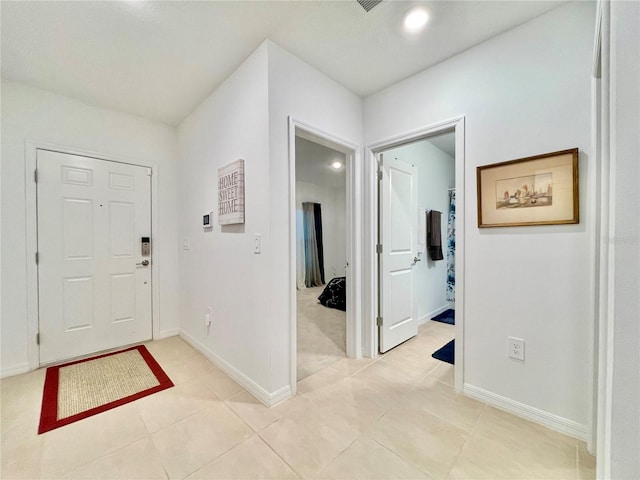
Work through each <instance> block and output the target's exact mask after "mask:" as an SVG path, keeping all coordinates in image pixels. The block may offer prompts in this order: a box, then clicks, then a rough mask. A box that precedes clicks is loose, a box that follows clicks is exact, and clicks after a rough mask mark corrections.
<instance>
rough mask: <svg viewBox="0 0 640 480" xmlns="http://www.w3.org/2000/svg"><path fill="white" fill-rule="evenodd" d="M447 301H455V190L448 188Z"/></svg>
mask: <svg viewBox="0 0 640 480" xmlns="http://www.w3.org/2000/svg"><path fill="white" fill-rule="evenodd" d="M447 301H448V302H455V301H456V191H455V190H449V218H448V220H447Z"/></svg>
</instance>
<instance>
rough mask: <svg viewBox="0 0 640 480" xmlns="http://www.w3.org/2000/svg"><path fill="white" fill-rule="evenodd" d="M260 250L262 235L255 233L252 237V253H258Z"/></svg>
mask: <svg viewBox="0 0 640 480" xmlns="http://www.w3.org/2000/svg"><path fill="white" fill-rule="evenodd" d="M261 251H262V235H260V234H259V233H256V235H255V238H254V239H253V253H256V254H258V253H260V252H261Z"/></svg>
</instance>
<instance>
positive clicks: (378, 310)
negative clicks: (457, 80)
mask: <svg viewBox="0 0 640 480" xmlns="http://www.w3.org/2000/svg"><path fill="white" fill-rule="evenodd" d="M367 168H369V175H368V178H369V179H370V196H369V205H370V208H369V209H368V212H367V217H368V219H369V221H370V224H369V225H368V231H367V235H368V236H370V238H371V239H372V240H373V242H372V243H373V247H372V248H371V255H370V257H369V258H368V267H369V268H370V269H371V271H373V272H374V274H373V275H372V276H371V278H372V279H373V281H372V282H371V283H369V284H368V285H367V286H368V288H370V289H371V290H370V295H367V305H366V306H365V314H367V313H368V312H369V311H370V312H372V315H371V317H373V321H372V322H371V323H370V326H369V329H368V331H366V332H365V352H366V353H365V354H367V353H370V354H371V355H376V354H377V353H378V352H380V353H384V352H387V351H389V350H391V349H393V348H394V347H395V346H397V345H399V344H401V343H403V342H405V341H407V340H409V339H411V338H413V337H414V336H416V335H418V334H419V333H426V329H429V330H431V332H430V334H434V339H433V342H432V343H433V345H429V346H430V350H433V351H428V352H427V351H425V354H428V356H427V358H428V359H429V361H431V360H432V359H431V358H430V356H431V354H432V353H434V352H435V351H437V350H440V348H441V347H444V346H445V345H447V344H449V342H450V341H451V340H453V339H454V337H455V342H454V345H455V347H457V348H455V353H452V354H451V355H450V356H449V357H448V358H449V359H450V360H451V363H453V364H454V367H453V369H454V372H455V373H454V377H455V387H456V390H457V391H462V387H463V378H462V372H463V369H462V362H463V348H462V347H463V344H464V336H463V331H464V330H463V325H464V323H463V322H464V230H463V229H464V117H459V118H456V119H453V120H450V121H447V122H443V123H440V124H437V125H434V126H431V127H426V128H424V129H421V130H419V131H414V132H411V133H409V134H406V135H403V136H398V137H394V138H391V139H389V140H385V141H382V142H379V143H377V144H374V145H372V146H370V147H369V163H368V165H367ZM367 293H369V292H367ZM369 309H370V310H369ZM449 310H452V311H451V312H449ZM441 314H444V315H442V316H445V317H449V320H450V322H451V324H448V323H449V322H447V321H445V322H443V323H436V322H434V321H433V320H432V319H433V318H434V317H438V316H440V315H441ZM451 317H453V318H451ZM433 327H435V328H433ZM365 328H366V325H365ZM420 338H421V340H422V341H421V343H425V344H426V343H429V342H424V339H422V337H420ZM451 346H453V345H450V346H449V349H451ZM445 353H446V352H445ZM445 361H446V360H445Z"/></svg>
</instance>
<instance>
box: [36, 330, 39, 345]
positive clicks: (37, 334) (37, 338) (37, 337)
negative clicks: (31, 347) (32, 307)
mask: <svg viewBox="0 0 640 480" xmlns="http://www.w3.org/2000/svg"><path fill="white" fill-rule="evenodd" d="M36 344H37V345H40V332H38V333H36Z"/></svg>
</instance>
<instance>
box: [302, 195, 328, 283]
mask: <svg viewBox="0 0 640 480" xmlns="http://www.w3.org/2000/svg"><path fill="white" fill-rule="evenodd" d="M302 225H303V234H304V285H305V287H317V286H320V285H323V284H324V253H323V246H322V212H321V208H320V204H319V203H311V202H303V203H302Z"/></svg>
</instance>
